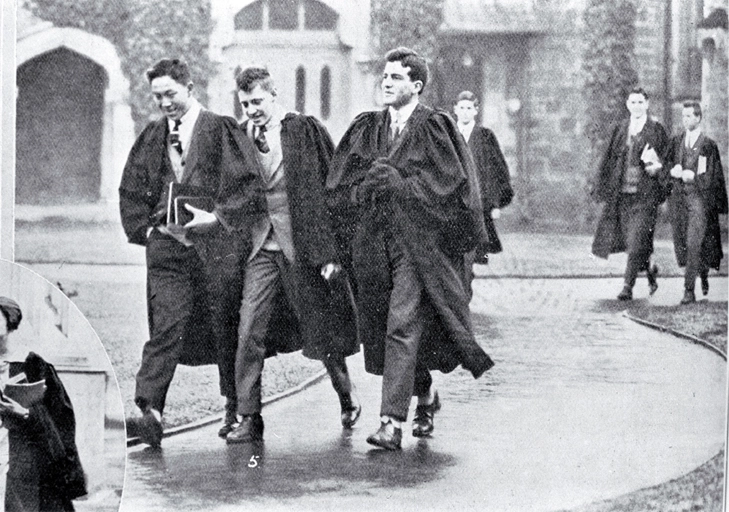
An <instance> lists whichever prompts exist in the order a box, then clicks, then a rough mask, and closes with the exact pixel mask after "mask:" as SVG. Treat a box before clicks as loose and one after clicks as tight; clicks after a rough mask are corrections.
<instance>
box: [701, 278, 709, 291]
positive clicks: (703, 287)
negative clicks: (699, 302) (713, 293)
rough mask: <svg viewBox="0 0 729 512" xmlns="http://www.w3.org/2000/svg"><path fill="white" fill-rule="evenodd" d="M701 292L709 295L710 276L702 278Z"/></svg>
mask: <svg viewBox="0 0 729 512" xmlns="http://www.w3.org/2000/svg"><path fill="white" fill-rule="evenodd" d="M701 292H702V293H703V294H704V295H708V294H709V276H701Z"/></svg>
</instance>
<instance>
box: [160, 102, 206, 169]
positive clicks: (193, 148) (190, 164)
mask: <svg viewBox="0 0 729 512" xmlns="http://www.w3.org/2000/svg"><path fill="white" fill-rule="evenodd" d="M206 123H207V110H205V109H204V108H201V109H200V115H198V116H197V120H196V121H195V126H193V128H192V137H191V138H190V147H189V148H187V155H186V156H185V171H184V173H183V174H182V183H187V182H189V181H190V176H191V175H192V174H193V173H194V169H195V167H196V166H197V161H198V159H199V158H200V138H201V137H202V134H203V133H204V132H205V124H206ZM168 160H169V158H168Z"/></svg>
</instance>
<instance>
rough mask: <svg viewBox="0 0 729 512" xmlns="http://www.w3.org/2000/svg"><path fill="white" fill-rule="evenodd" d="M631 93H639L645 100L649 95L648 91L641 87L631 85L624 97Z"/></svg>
mask: <svg viewBox="0 0 729 512" xmlns="http://www.w3.org/2000/svg"><path fill="white" fill-rule="evenodd" d="M631 94H640V95H642V96H643V97H644V98H645V99H646V100H648V99H650V96H648V93H647V92H646V90H645V89H643V88H642V87H633V88H632V89H630V91H629V92H628V96H626V99H627V98H629V97H630V95H631Z"/></svg>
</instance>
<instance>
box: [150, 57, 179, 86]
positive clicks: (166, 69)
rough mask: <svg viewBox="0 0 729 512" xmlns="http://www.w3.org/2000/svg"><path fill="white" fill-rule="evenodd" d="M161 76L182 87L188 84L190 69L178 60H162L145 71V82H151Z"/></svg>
mask: <svg viewBox="0 0 729 512" xmlns="http://www.w3.org/2000/svg"><path fill="white" fill-rule="evenodd" d="M162 76H168V77H170V78H171V79H172V80H174V81H175V82H177V83H180V84H182V85H187V84H189V83H190V69H189V68H188V67H187V63H186V62H185V61H184V60H180V59H162V60H160V61H159V62H157V64H155V65H154V66H152V67H151V68H149V69H148V70H147V80H149V82H150V83H152V80H154V79H155V78H159V77H162Z"/></svg>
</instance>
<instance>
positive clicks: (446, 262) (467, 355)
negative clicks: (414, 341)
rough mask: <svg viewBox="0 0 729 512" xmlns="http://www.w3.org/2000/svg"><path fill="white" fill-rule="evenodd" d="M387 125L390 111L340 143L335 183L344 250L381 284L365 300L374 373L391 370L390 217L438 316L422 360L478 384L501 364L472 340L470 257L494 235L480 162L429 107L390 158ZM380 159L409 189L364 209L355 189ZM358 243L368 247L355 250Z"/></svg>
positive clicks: (364, 326)
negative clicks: (385, 232) (383, 226)
mask: <svg viewBox="0 0 729 512" xmlns="http://www.w3.org/2000/svg"><path fill="white" fill-rule="evenodd" d="M388 117H389V116H388V115H387V111H386V110H384V111H378V112H366V113H363V114H360V115H359V116H358V117H357V118H356V119H355V120H354V121H353V122H352V124H351V125H350V127H349V129H348V130H347V132H346V133H345V135H344V136H343V138H342V140H341V142H340V143H339V146H338V147H337V150H336V151H335V153H334V156H333V158H332V164H331V170H330V173H329V176H328V178H327V193H328V196H329V204H330V209H331V211H332V215H333V218H334V225H335V231H336V234H337V236H338V240H339V243H341V244H342V247H344V248H345V250H346V251H347V252H349V253H350V254H351V265H353V266H354V267H355V269H356V268H357V267H360V271H355V274H356V275H357V274H367V275H369V276H371V277H372V282H376V283H379V284H378V286H368V289H369V290H371V295H372V296H367V297H363V294H362V293H361V292H357V306H358V317H359V320H360V321H359V328H360V336H361V340H362V343H363V347H364V354H365V366H366V369H367V371H368V372H370V373H375V374H382V371H383V368H384V355H385V354H384V346H385V337H386V333H387V314H388V308H387V307H386V305H387V304H388V303H389V296H390V287H391V283H390V281H389V279H390V278H389V275H390V274H389V269H388V264H387V256H386V255H385V254H383V253H382V251H381V250H380V249H379V245H378V244H376V243H374V241H375V240H376V237H377V233H378V230H379V229H380V228H379V227H378V226H377V222H379V221H378V220H377V219H378V218H380V219H382V218H384V219H387V222H388V223H389V226H390V229H391V230H392V231H393V233H394V236H396V237H398V240H399V241H400V242H401V243H402V245H403V246H404V248H405V250H406V251H407V252H408V254H409V256H410V258H411V259H412V261H413V263H414V265H415V268H416V272H417V275H418V278H419V279H420V281H421V284H422V286H423V289H424V290H425V293H426V307H428V308H430V310H431V311H432V314H431V315H430V324H429V325H428V326H426V329H425V330H424V333H425V334H424V336H423V339H422V340H421V344H420V350H419V355H418V357H419V359H421V360H422V361H423V362H424V363H425V364H426V365H427V367H428V368H429V369H437V370H441V371H443V372H449V371H451V370H453V369H454V368H455V367H456V366H458V365H459V364H461V365H462V366H463V367H464V368H466V369H468V370H469V371H471V372H472V374H473V375H474V377H479V376H480V375H481V374H482V373H483V372H485V371H486V370H488V369H489V368H490V367H491V366H493V362H492V361H491V359H490V358H489V356H488V355H487V354H486V353H485V352H484V351H483V350H482V349H481V347H480V346H479V345H478V343H477V342H476V340H475V338H474V335H473V327H472V324H471V318H470V311H469V309H468V302H469V291H468V289H469V282H468V277H467V273H466V272H465V271H464V254H465V253H466V252H467V251H470V250H472V249H474V248H475V247H476V245H477V244H479V243H481V242H483V241H484V238H485V236H486V235H485V228H484V221H483V210H482V206H481V201H480V197H479V195H480V193H479V188H478V180H477V178H476V174H475V170H474V169H473V161H472V159H471V156H470V154H469V151H468V148H467V146H466V143H465V140H464V139H463V137H462V136H461V135H460V134H459V132H458V129H457V127H456V125H455V123H454V122H453V120H452V119H451V118H450V117H449V116H448V115H447V114H445V113H443V112H436V111H434V110H432V109H430V108H428V107H425V106H423V105H418V106H417V107H416V109H415V110H414V112H413V114H412V115H411V117H410V119H409V120H408V122H407V125H406V128H405V131H404V132H403V134H402V135H401V137H400V138H399V140H398V141H397V142H396V143H395V145H394V147H392V148H390V150H389V151H388V134H389V119H388ZM379 157H386V158H387V160H388V162H389V164H390V165H391V166H393V167H394V168H395V169H397V171H398V172H399V174H400V176H401V177H402V178H403V179H404V186H403V187H402V189H401V190H400V191H399V192H398V194H397V195H396V196H391V197H390V199H387V200H384V199H383V200H381V201H379V202H368V203H365V204H359V203H358V202H357V200H356V187H357V186H358V185H359V184H360V183H361V182H362V180H364V178H365V175H366V173H367V171H368V169H369V168H370V166H371V165H372V163H373V162H374V161H375V160H376V159H377V158H379ZM395 197H397V199H395ZM355 236H357V239H358V240H359V241H360V242H361V243H358V244H357V248H356V249H353V247H352V240H353V238H354V237H355ZM368 241H369V243H368ZM383 305H385V306H384V307H383Z"/></svg>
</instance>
